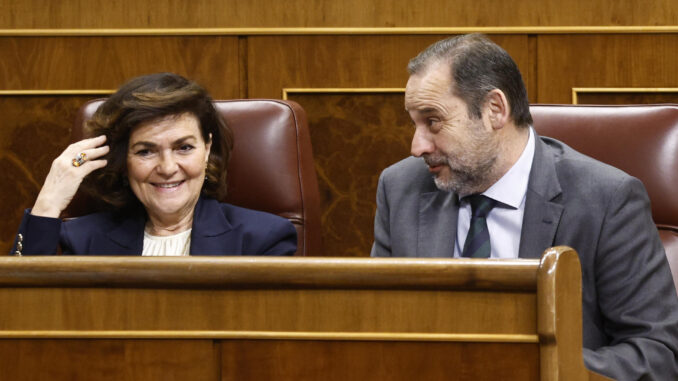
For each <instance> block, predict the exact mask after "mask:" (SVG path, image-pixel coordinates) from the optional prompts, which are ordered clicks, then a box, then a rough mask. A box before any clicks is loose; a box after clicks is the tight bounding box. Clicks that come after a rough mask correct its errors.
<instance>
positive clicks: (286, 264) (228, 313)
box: [0, 248, 590, 380]
mask: <svg viewBox="0 0 678 381" xmlns="http://www.w3.org/2000/svg"><path fill="white" fill-rule="evenodd" d="M580 284H581V280H580V273H579V262H578V260H577V256H576V253H575V252H574V251H573V250H571V249H567V248H557V249H552V250H550V251H547V253H546V254H545V255H544V257H543V259H542V261H541V262H539V261H537V260H472V259H470V260H460V259H384V258H380V259H369V258H353V259H347V258H329V259H328V258H301V257H299V258H248V257H239V258H236V257H230V258H192V257H190V258H111V257H108V258H105V257H99V258H97V257H32V258H31V257H14V258H0V309H1V311H2V314H0V368H7V367H9V368H11V369H12V372H14V373H12V375H15V374H16V375H20V378H21V379H53V380H60V379H62V380H71V379H88V378H92V377H90V376H92V375H94V376H93V378H95V379H107V378H108V377H110V378H111V379H130V380H136V379H143V380H147V379H199V380H202V379H205V380H217V379H221V380H243V379H254V380H260V379H273V380H316V379H322V380H344V379H350V380H409V379H416V378H417V377H418V378H422V379H432V380H436V379H442V378H444V377H450V376H454V378H455V379H459V380H478V379H480V380H482V379H516V380H536V379H538V378H539V379H541V380H547V379H548V380H551V379H556V378H557V377H560V378H559V379H577V380H583V379H587V378H588V377H589V376H590V373H589V372H588V371H586V370H585V368H584V365H583V358H582V352H581V351H582V349H581V345H582V344H581V342H582V337H581V335H582V333H581V295H580ZM488 354H489V355H488ZM488 358H491V359H492V361H488V360H487V359H488ZM13 378H17V377H13Z"/></svg>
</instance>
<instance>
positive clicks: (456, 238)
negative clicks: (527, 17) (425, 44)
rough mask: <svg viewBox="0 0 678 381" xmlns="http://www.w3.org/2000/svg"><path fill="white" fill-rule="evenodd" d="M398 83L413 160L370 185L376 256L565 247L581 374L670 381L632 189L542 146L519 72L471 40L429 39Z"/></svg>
mask: <svg viewBox="0 0 678 381" xmlns="http://www.w3.org/2000/svg"><path fill="white" fill-rule="evenodd" d="M408 71H409V73H410V78H409V80H408V82H407V88H406V91H405V109H406V110H407V112H408V113H409V114H410V117H411V118H412V121H413V122H414V137H413V138H412V148H411V152H412V155H413V156H416V157H410V158H407V159H405V160H402V161H400V162H399V163H396V164H394V165H393V166H391V167H389V168H387V169H386V170H384V172H383V173H382V175H381V177H380V179H379V187H378V191H377V215H376V218H375V227H374V236H375V241H374V245H373V247H372V256H374V257H385V256H394V257H403V256H412V257H488V256H489V257H492V258H518V257H520V258H539V257H540V255H541V253H542V252H543V251H544V250H545V249H546V248H548V247H551V246H556V245H568V246H571V247H573V248H574V249H575V250H577V252H578V253H579V258H580V261H581V265H582V283H583V293H582V301H583V328H584V360H585V363H586V366H587V367H588V368H589V369H591V370H593V371H596V372H598V373H601V374H603V375H606V376H609V377H613V378H615V379H618V380H638V379H642V380H678V364H677V360H676V356H678V297H677V296H676V290H675V287H674V285H673V282H672V278H671V273H670V270H669V267H668V262H667V260H666V256H665V254H664V249H663V246H662V244H661V241H660V240H659V236H658V234H657V230H656V228H655V226H654V223H653V221H652V216H651V213H650V207H649V199H648V196H647V193H646V192H645V188H644V187H643V185H642V184H641V182H640V181H639V180H637V179H635V178H633V177H630V176H629V175H627V174H625V173H623V172H622V171H620V170H618V169H615V168H613V167H610V166H608V165H605V164H603V163H600V162H598V161H595V160H593V159H591V158H589V157H587V156H584V155H582V154H580V153H578V152H576V151H574V150H572V149H571V148H570V147H568V146H566V145H565V144H563V143H561V142H559V141H557V140H554V139H550V138H545V137H540V136H538V135H537V134H536V133H535V131H534V130H533V129H532V128H531V126H530V125H531V123H532V116H531V115H530V111H529V104H528V101H527V92H526V90H525V86H524V84H523V81H522V78H521V75H520V72H519V71H518V68H517V66H516V64H515V62H513V60H512V59H511V57H510V56H509V55H508V53H506V52H505V51H504V50H503V49H502V48H500V47H499V46H497V45H496V44H494V43H492V42H491V41H489V40H488V39H487V38H485V37H483V36H481V35H468V36H460V37H455V38H450V39H446V40H442V41H439V42H437V43H435V44H433V45H431V46H430V47H429V48H427V49H426V50H424V51H423V52H421V53H420V54H419V55H418V56H417V57H415V58H414V59H412V60H411V61H410V63H409V65H408ZM422 158H423V160H422ZM467 236H468V237H467Z"/></svg>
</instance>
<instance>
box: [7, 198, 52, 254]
mask: <svg viewBox="0 0 678 381" xmlns="http://www.w3.org/2000/svg"><path fill="white" fill-rule="evenodd" d="M61 224H62V222H61V219H59V218H50V217H39V216H34V215H32V214H31V210H30V209H26V210H25V211H24V215H23V218H22V219H21V224H19V232H18V233H17V235H16V237H15V238H14V245H13V246H12V250H11V251H10V255H19V254H21V255H55V254H56V253H57V247H58V246H59V237H60V233H61Z"/></svg>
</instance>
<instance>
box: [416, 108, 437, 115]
mask: <svg viewBox="0 0 678 381" xmlns="http://www.w3.org/2000/svg"><path fill="white" fill-rule="evenodd" d="M417 112H418V113H420V114H435V113H437V112H438V109H436V108H435V107H424V108H422V109H419V110H417Z"/></svg>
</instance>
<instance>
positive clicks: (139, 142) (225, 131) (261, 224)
mask: <svg viewBox="0 0 678 381" xmlns="http://www.w3.org/2000/svg"><path fill="white" fill-rule="evenodd" d="M87 127H88V129H89V132H90V136H95V137H93V138H90V139H84V140H82V141H79V142H77V143H73V144H71V145H70V146H69V147H68V148H66V150H65V151H64V152H63V153H62V154H61V155H60V156H59V157H57V158H56V159H55V160H54V162H53V163H52V167H51V169H50V172H49V174H48V175H47V178H46V179H45V183H44V185H43V187H42V189H41V190H40V193H39V195H38V198H37V199H36V201H35V205H34V206H33V208H32V209H29V210H26V212H25V213H24V217H23V219H22V221H21V225H20V227H19V234H17V238H16V240H15V244H14V248H13V249H12V253H14V254H16V255H21V254H24V255H26V254H55V253H56V252H57V246H58V245H60V247H61V250H62V252H63V253H65V254H92V255H140V254H141V255H145V256H146V255H189V254H190V255H256V254H263V255H291V254H293V253H294V252H295V251H296V242H297V239H296V230H295V229H294V227H293V226H292V224H291V223H290V222H289V221H287V220H286V219H284V218H281V217H278V216H275V215H272V214H268V213H264V212H258V211H253V210H248V209H244V208H240V207H236V206H233V205H229V204H224V203H219V202H218V201H216V200H217V199H222V198H223V196H224V195H225V192H226V166H227V164H228V160H229V157H230V153H231V149H232V146H233V135H232V132H231V131H230V129H229V128H228V127H227V126H226V124H225V122H224V121H223V119H222V118H221V116H220V115H219V114H218V113H217V111H216V109H215V108H214V105H213V104H212V100H211V98H210V96H209V95H208V94H207V92H206V91H205V90H204V89H203V88H202V87H200V86H199V85H197V84H196V83H194V82H192V81H189V80H187V79H185V78H183V77H181V76H179V75H176V74H170V73H160V74H152V75H147V76H142V77H138V78H135V79H133V80H131V81H129V82H128V83H126V84H125V85H123V86H122V87H121V88H120V89H119V90H118V91H117V92H116V93H115V94H113V95H112V96H111V97H110V98H108V100H106V102H104V103H103V104H102V105H101V107H99V109H98V110H97V111H96V113H95V114H94V116H93V118H92V120H91V121H89V122H88V125H87ZM88 175H89V176H88ZM86 176H87V178H86ZM83 179H85V181H84V184H83V185H84V186H86V187H87V188H89V189H90V190H91V191H92V193H93V194H94V195H96V196H97V197H99V198H100V199H101V200H103V201H104V202H105V203H106V204H107V205H109V206H110V207H111V211H109V212H103V213H95V214H90V215H87V216H84V217H79V218H77V219H74V220H70V221H65V222H62V221H61V219H59V216H60V214H61V212H62V211H63V210H64V209H66V207H67V206H68V204H69V203H70V201H71V200H72V198H73V196H74V195H75V193H76V191H77V190H78V187H79V186H80V184H81V183H82V182H83Z"/></svg>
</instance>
